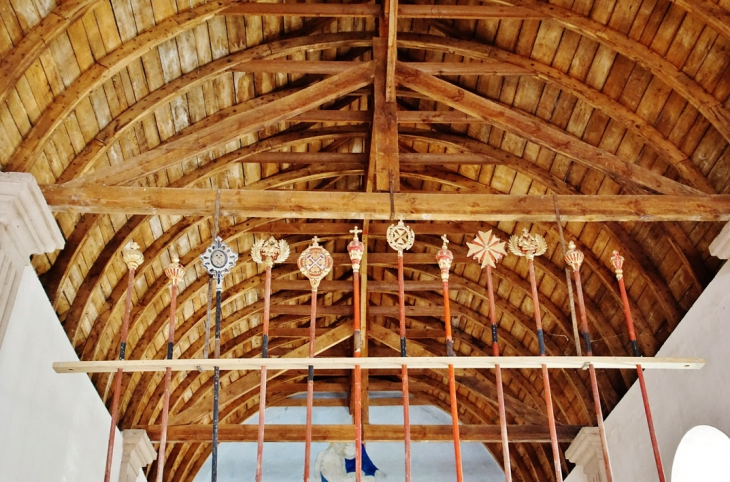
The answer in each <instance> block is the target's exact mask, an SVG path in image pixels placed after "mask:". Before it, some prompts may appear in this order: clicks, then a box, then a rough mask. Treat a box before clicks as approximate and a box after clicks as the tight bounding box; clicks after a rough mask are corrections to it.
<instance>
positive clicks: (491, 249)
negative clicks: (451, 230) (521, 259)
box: [466, 229, 507, 269]
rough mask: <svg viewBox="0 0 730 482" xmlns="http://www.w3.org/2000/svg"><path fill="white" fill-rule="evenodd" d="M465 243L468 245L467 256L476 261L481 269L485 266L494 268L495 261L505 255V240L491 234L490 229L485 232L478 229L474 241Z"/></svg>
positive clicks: (495, 265)
mask: <svg viewBox="0 0 730 482" xmlns="http://www.w3.org/2000/svg"><path fill="white" fill-rule="evenodd" d="M466 245H467V246H468V247H469V252H468V253H467V256H468V257H470V258H474V259H475V260H476V261H478V262H479V263H480V264H481V266H482V269H484V268H486V267H487V266H489V267H490V268H496V267H497V262H498V261H499V260H500V259H502V258H503V257H504V256H507V249H506V245H507V242H506V241H502V240H501V239H499V238H498V237H497V236H495V235H493V234H492V230H491V229H490V230H489V231H487V232H486V233H485V232H483V231H478V232H477V235H476V236H474V242H473V243H470V242H468V241H467V243H466Z"/></svg>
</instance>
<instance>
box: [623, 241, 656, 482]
mask: <svg viewBox="0 0 730 482" xmlns="http://www.w3.org/2000/svg"><path fill="white" fill-rule="evenodd" d="M611 263H612V264H613V267H614V269H615V270H616V279H617V280H618V286H619V289H620V291H621V301H622V302H623V305H624V315H625V316H626V326H627V327H628V330H629V339H630V340H631V350H632V352H633V355H634V356H637V357H638V356H640V353H639V344H638V343H637V342H636V332H635V331H634V320H633V318H632V317H631V306H629V297H628V295H627V294H626V285H625V284H624V272H623V266H624V258H623V256H621V255H619V253H618V251H614V252H613V257H611ZM636 374H637V375H638V377H639V387H640V388H641V398H642V399H643V401H644V412H645V413H646V423H647V425H648V426H649V438H650V439H651V447H652V450H653V451H654V461H655V462H656V470H657V475H658V476H659V481H660V482H666V480H667V477H666V475H664V465H663V464H662V456H661V453H659V443H658V442H657V438H656V432H655V430H654V418H653V417H652V416H651V406H650V405H649V393H648V392H647V390H646V383H645V382H644V371H643V369H642V368H641V365H636Z"/></svg>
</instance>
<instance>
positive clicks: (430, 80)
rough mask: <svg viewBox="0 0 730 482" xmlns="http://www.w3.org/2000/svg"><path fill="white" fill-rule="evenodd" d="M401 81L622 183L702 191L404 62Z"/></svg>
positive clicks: (668, 190)
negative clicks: (630, 161) (624, 159)
mask: <svg viewBox="0 0 730 482" xmlns="http://www.w3.org/2000/svg"><path fill="white" fill-rule="evenodd" d="M397 75H398V80H399V82H400V83H401V84H402V85H404V86H406V87H409V88H411V89H413V90H415V91H417V92H420V93H422V94H426V95H429V96H430V97H431V98H432V99H433V100H436V101H438V102H442V103H444V104H446V105H448V106H451V107H453V108H454V109H458V110H460V111H462V112H464V113H467V114H470V115H473V116H476V117H480V118H482V119H484V120H490V121H491V122H492V123H493V124H494V125H495V126H498V127H500V128H502V129H505V130H506V131H508V132H513V133H515V134H517V135H519V136H522V137H525V138H526V139H528V140H530V141H532V142H535V143H537V144H539V145H543V146H546V147H548V148H550V149H552V150H554V151H555V152H558V153H560V154H563V155H564V156H567V157H569V158H571V159H573V160H574V161H576V162H578V163H580V164H582V165H584V166H586V167H589V168H592V169H596V170H598V171H600V172H602V173H604V174H605V175H607V176H610V177H611V178H613V179H614V180H615V181H616V182H618V183H621V184H626V183H631V184H635V185H639V186H643V187H647V188H649V189H652V190H654V191H657V192H660V193H664V194H692V193H698V192H699V191H697V190H696V189H694V188H691V187H689V186H685V185H684V184H680V183H678V182H676V181H673V180H671V179H669V178H666V177H664V176H662V175H660V174H657V173H656V172H653V171H650V170H648V169H645V168H643V167H640V166H637V165H635V164H631V163H629V162H625V161H622V160H621V159H619V158H618V157H616V156H614V155H612V154H609V153H607V152H606V151H604V150H602V149H599V148H596V147H593V146H592V145H590V144H588V143H586V142H584V141H583V140H581V139H578V138H577V137H574V136H572V135H570V134H568V133H567V132H565V131H564V130H562V129H560V128H558V127H556V126H554V125H552V124H550V123H549V122H545V121H543V120H541V119H539V118H537V117H534V116H528V115H527V114H523V113H521V112H518V111H516V110H512V109H510V108H508V107H505V106H503V105H501V104H499V103H497V102H494V101H492V100H490V99H487V98H484V97H480V96H478V95H476V94H473V93H471V92H468V91H466V90H464V89H462V88H460V87H458V86H456V85H453V84H450V83H449V82H445V81H443V80H440V79H438V78H436V77H433V76H431V75H428V74H424V73H422V72H419V71H418V70H417V69H413V68H410V67H408V66H406V65H403V64H401V63H399V64H398V67H397Z"/></svg>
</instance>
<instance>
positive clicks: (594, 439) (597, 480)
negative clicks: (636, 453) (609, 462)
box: [565, 427, 608, 482]
mask: <svg viewBox="0 0 730 482" xmlns="http://www.w3.org/2000/svg"><path fill="white" fill-rule="evenodd" d="M565 458H567V459H568V460H570V461H571V462H573V463H574V464H575V465H577V466H579V467H581V468H582V469H583V474H584V476H585V480H586V482H606V480H607V479H608V477H607V476H606V468H605V466H604V464H603V451H602V450H601V436H600V435H599V433H598V428H597V427H583V428H582V429H580V432H578V435H577V436H576V437H575V439H574V440H573V443H571V444H570V447H568V450H566V451H565Z"/></svg>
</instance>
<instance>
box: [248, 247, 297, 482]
mask: <svg viewBox="0 0 730 482" xmlns="http://www.w3.org/2000/svg"><path fill="white" fill-rule="evenodd" d="M288 257H289V245H288V244H287V243H286V241H284V240H283V239H282V240H279V241H277V240H276V239H274V237H273V236H272V237H270V238H269V239H268V240H264V238H261V239H260V240H258V241H256V242H255V243H254V244H253V246H252V247H251V258H253V260H254V261H255V262H256V263H259V264H263V265H264V266H265V268H266V281H265V284H264V320H263V323H262V329H263V337H262V340H261V357H262V358H268V357H269V318H270V316H271V268H272V266H274V263H281V262H283V261H285V260H286V259H287V258H288ZM267 378H268V377H267V370H266V367H265V366H262V367H261V386H260V388H259V431H258V441H257V442H258V445H257V447H256V482H261V477H262V476H263V464H264V423H265V416H264V415H265V413H266V381H267Z"/></svg>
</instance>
